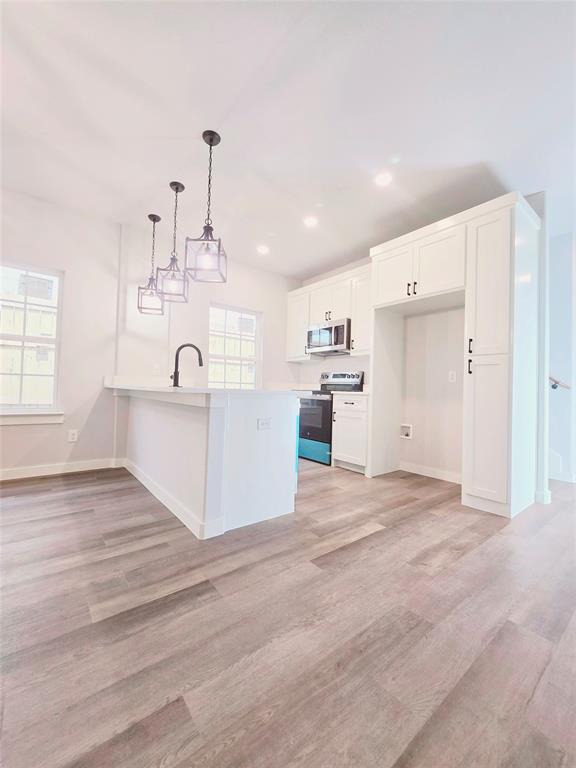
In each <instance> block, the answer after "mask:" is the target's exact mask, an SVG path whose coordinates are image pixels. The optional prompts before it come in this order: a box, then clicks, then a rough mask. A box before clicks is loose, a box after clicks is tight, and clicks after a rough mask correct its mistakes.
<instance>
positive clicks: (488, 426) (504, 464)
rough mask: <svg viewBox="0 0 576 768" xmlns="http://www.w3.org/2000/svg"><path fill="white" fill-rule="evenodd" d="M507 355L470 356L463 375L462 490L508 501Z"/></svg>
mask: <svg viewBox="0 0 576 768" xmlns="http://www.w3.org/2000/svg"><path fill="white" fill-rule="evenodd" d="M508 369H509V358H508V355H472V356H471V357H469V358H467V360H466V370H465V372H464V419H463V454H462V491H463V493H464V494H468V495H469V496H476V497H479V498H482V499H489V500H491V501H497V502H500V503H501V504H506V503H507V502H508V466H509V459H508V446H509V431H510V408H509V399H510V395H509V373H508Z"/></svg>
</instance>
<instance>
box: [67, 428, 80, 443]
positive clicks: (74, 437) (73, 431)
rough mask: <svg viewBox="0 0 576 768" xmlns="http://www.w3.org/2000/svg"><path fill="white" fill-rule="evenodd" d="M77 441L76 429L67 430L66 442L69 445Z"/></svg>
mask: <svg viewBox="0 0 576 768" xmlns="http://www.w3.org/2000/svg"><path fill="white" fill-rule="evenodd" d="M77 440H78V430H77V429H69V430H68V442H69V443H75V442H76V441H77Z"/></svg>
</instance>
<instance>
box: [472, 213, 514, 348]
mask: <svg viewBox="0 0 576 768" xmlns="http://www.w3.org/2000/svg"><path fill="white" fill-rule="evenodd" d="M510 217H511V212H510V210H509V209H506V210H504V211H496V212H495V213H491V214H487V215H486V216H482V217H480V218H479V219H475V220H474V221H471V222H470V223H469V224H468V238H467V239H468V243H467V264H466V310H465V315H466V347H467V350H468V349H470V350H471V351H472V353H473V354H475V355H496V354H503V353H506V352H508V351H509V341H510V271H511V242H510V231H511V230H510V227H511V224H510Z"/></svg>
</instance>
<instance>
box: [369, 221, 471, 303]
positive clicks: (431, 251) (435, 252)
mask: <svg viewBox="0 0 576 768" xmlns="http://www.w3.org/2000/svg"><path fill="white" fill-rule="evenodd" d="M373 270H374V294H373V304H374V305H375V306H385V305H393V304H399V303H404V302H409V301H411V302H414V301H417V300H418V299H419V298H421V297H424V296H436V295H439V294H441V293H447V292H449V291H454V290H457V289H462V288H464V282H465V272H466V226H465V225H464V224H462V225H459V226H454V227H447V228H444V229H442V230H439V231H438V232H434V233H432V234H430V235H427V236H426V237H423V238H420V239H416V240H414V241H412V242H410V243H407V244H406V245H402V246H399V247H398V248H392V249H391V250H388V249H385V250H384V251H382V252H381V253H378V254H377V255H376V256H375V257H374V262H373Z"/></svg>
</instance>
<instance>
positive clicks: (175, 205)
mask: <svg viewBox="0 0 576 768" xmlns="http://www.w3.org/2000/svg"><path fill="white" fill-rule="evenodd" d="M174 195H175V197H174V245H173V247H172V256H173V257H176V218H177V216H178V190H176V191H175V193H174Z"/></svg>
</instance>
